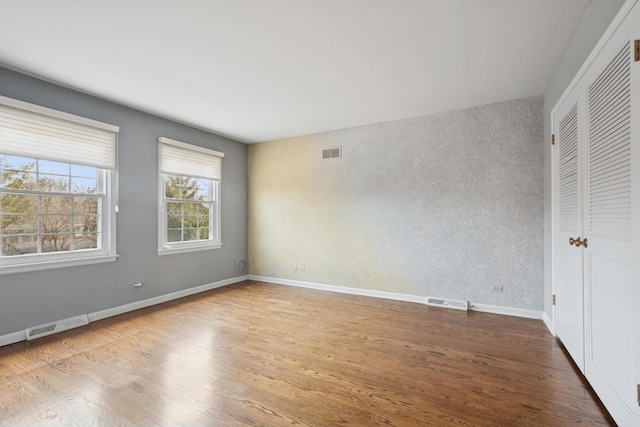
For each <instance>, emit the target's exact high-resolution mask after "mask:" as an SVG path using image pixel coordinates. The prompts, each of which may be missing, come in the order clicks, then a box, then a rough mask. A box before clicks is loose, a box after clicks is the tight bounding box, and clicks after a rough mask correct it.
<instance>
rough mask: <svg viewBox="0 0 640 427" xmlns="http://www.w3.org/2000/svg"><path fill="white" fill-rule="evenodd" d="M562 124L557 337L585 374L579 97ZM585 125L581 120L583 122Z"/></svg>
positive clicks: (570, 102) (564, 109)
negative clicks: (575, 243)
mask: <svg viewBox="0 0 640 427" xmlns="http://www.w3.org/2000/svg"><path fill="white" fill-rule="evenodd" d="M558 116H559V117H560V122H559V124H558V126H557V129H556V133H555V134H556V136H557V141H556V144H557V145H558V148H557V150H558V151H557V153H558V158H557V163H556V176H557V177H558V192H557V193H556V206H557V210H558V211H557V218H558V224H557V228H556V246H555V251H556V260H557V265H558V268H557V270H556V297H557V300H558V302H559V303H558V305H557V310H556V329H557V334H558V337H559V338H560V340H561V341H562V343H563V344H564V346H565V347H566V349H567V351H569V353H570V354H571V357H573V360H575V362H576V364H577V365H578V367H579V368H580V370H581V371H582V372H584V304H583V281H582V252H581V251H580V250H578V248H576V247H575V246H573V244H569V241H570V240H572V241H573V240H575V239H578V238H580V237H581V236H582V234H581V233H582V170H581V168H579V167H578V165H580V164H581V160H582V155H581V153H579V152H578V140H579V139H580V140H582V139H583V137H584V136H583V133H584V132H583V130H582V129H583V128H582V127H578V104H577V100H576V96H575V94H574V96H570V97H569V98H568V99H567V100H566V102H565V103H564V105H562V106H561V107H560V109H559V111H558ZM580 121H581V122H582V121H583V119H582V117H581V118H580Z"/></svg>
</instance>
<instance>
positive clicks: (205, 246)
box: [157, 137, 224, 255]
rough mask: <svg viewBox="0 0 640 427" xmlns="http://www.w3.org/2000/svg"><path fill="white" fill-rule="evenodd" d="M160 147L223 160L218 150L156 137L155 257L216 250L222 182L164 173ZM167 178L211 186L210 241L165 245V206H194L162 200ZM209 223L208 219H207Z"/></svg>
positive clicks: (220, 241) (217, 245)
mask: <svg viewBox="0 0 640 427" xmlns="http://www.w3.org/2000/svg"><path fill="white" fill-rule="evenodd" d="M162 144H165V145H172V146H175V147H180V148H183V149H186V150H192V151H196V152H200V153H202V154H203V155H211V156H216V157H220V158H222V157H224V153H220V152H218V151H214V150H210V149H207V148H203V147H200V146H197V145H192V144H187V143H184V142H181V141H176V140H173V139H169V138H164V137H160V138H158V249H157V254H158V255H169V254H180V253H189V252H197V251H205V250H212V249H219V248H221V247H222V234H221V230H222V225H221V224H222V221H221V212H222V207H221V201H220V200H221V187H222V185H221V183H222V180H221V179H220V180H216V179H211V178H207V177H199V176H190V175H178V174H168V173H164V172H163V170H162ZM167 176H176V177H183V178H184V177H188V178H195V179H199V180H207V181H208V182H209V183H210V186H211V192H212V198H213V200H212V203H213V209H212V211H213V212H210V215H211V216H212V217H213V224H211V222H210V224H209V228H210V229H211V231H210V235H212V239H211V240H189V241H180V242H168V212H167V203H171V202H177V203H185V204H186V203H194V202H189V201H185V202H181V201H180V200H179V199H169V198H167V197H166V179H165V177H167ZM210 221H211V219H210Z"/></svg>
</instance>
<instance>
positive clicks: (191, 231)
mask: <svg viewBox="0 0 640 427" xmlns="http://www.w3.org/2000/svg"><path fill="white" fill-rule="evenodd" d="M190 240H198V229H197V228H185V229H184V241H185V242H187V241H190Z"/></svg>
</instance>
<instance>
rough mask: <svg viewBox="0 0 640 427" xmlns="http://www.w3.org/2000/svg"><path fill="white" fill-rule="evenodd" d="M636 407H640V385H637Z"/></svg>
mask: <svg viewBox="0 0 640 427" xmlns="http://www.w3.org/2000/svg"><path fill="white" fill-rule="evenodd" d="M638 406H640V384H638Z"/></svg>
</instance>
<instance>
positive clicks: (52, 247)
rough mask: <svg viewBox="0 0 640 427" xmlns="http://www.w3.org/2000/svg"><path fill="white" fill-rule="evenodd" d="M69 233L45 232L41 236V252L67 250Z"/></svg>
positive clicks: (69, 246) (69, 240)
mask: <svg viewBox="0 0 640 427" xmlns="http://www.w3.org/2000/svg"><path fill="white" fill-rule="evenodd" d="M70 242H71V235H70V234H47V235H43V236H42V252H67V251H70V250H71V244H70Z"/></svg>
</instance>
